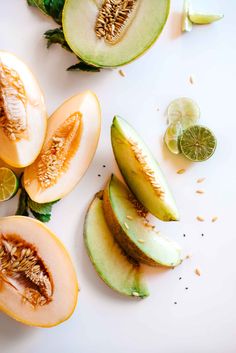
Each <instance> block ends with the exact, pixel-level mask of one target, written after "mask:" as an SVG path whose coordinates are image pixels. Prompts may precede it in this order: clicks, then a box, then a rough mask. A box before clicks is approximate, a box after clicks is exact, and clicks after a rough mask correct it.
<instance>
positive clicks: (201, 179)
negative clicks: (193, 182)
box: [197, 178, 206, 184]
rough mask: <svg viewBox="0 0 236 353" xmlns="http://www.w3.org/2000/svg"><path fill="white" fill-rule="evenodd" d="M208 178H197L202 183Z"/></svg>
mask: <svg viewBox="0 0 236 353" xmlns="http://www.w3.org/2000/svg"><path fill="white" fill-rule="evenodd" d="M205 179H206V178H199V179H197V183H198V184H200V183H203V181H204V180H205Z"/></svg>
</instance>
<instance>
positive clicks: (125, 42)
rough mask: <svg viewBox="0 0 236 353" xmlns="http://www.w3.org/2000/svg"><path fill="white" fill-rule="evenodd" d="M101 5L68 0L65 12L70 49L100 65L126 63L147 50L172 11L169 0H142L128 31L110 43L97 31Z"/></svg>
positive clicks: (63, 14) (94, 64) (64, 20)
mask: <svg viewBox="0 0 236 353" xmlns="http://www.w3.org/2000/svg"><path fill="white" fill-rule="evenodd" d="M101 5H102V1H100V0H99V1H93V0H66V1H65V5H64V8H63V13H62V25H63V32H64V35H65V38H66V41H67V43H68V45H69V46H70V48H71V50H72V51H73V52H74V53H75V54H76V55H77V56H78V57H79V58H81V60H83V61H84V62H86V63H87V64H89V65H91V66H95V67H99V68H115V67H119V66H123V65H126V64H129V63H131V62H132V61H134V60H136V59H137V58H139V57H140V56H142V55H143V54H145V52H146V51H147V50H148V49H149V48H150V47H152V45H153V44H154V43H155V42H156V40H157V39H158V38H159V36H160V34H161V33H162V31H163V29H164V26H165V24H166V22H167V19H168V16H169V12H170V0H158V2H157V1H156V0H140V4H139V8H138V11H137V16H136V17H135V18H134V19H133V20H132V23H131V25H130V26H129V27H128V29H127V32H126V34H125V35H124V36H123V38H122V39H121V40H120V41H119V42H118V43H117V44H115V45H109V44H106V43H104V41H103V40H100V39H98V38H97V37H96V34H95V31H94V26H95V23H96V18H97V14H98V8H100V6H101ZM150 17H151V18H152V21H150ZM140 23H141V24H140ZM147 27H148V30H146V32H145V28H147Z"/></svg>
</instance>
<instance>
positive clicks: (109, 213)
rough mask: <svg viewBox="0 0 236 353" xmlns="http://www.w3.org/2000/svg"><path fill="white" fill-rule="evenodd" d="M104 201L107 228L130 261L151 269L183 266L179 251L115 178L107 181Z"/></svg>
mask: <svg viewBox="0 0 236 353" xmlns="http://www.w3.org/2000/svg"><path fill="white" fill-rule="evenodd" d="M103 199H104V202H103V206H104V214H105V218H106V221H107V224H108V226H109V228H110V230H111V231H112V233H113V234H114V236H115V238H116V240H117V241H118V243H119V244H120V246H121V247H122V248H123V249H124V251H125V252H126V253H128V255H129V256H130V257H132V258H134V259H135V260H136V261H139V262H142V263H144V264H146V265H149V266H158V265H162V266H167V267H173V266H177V265H179V264H180V262H181V250H180V247H179V246H178V245H177V244H176V243H175V242H172V241H170V240H169V239H167V238H166V237H164V236H163V235H162V234H161V233H160V232H157V231H156V230H155V227H154V226H152V225H151V224H149V222H148V221H147V220H146V218H145V217H144V216H143V215H142V214H141V212H140V207H139V205H138V201H137V200H135V198H134V196H133V194H131V193H130V191H129V189H128V188H127V187H126V186H125V185H124V184H123V183H121V182H120V181H119V180H118V179H117V178H116V177H115V176H114V175H112V177H111V179H110V180H109V181H108V184H107V186H106V189H105V191H104V195H103Z"/></svg>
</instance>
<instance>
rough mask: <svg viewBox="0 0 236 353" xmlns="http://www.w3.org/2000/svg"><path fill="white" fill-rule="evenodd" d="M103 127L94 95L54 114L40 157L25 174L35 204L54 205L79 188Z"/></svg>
mask: <svg viewBox="0 0 236 353" xmlns="http://www.w3.org/2000/svg"><path fill="white" fill-rule="evenodd" d="M100 126H101V112H100V106H99V102H98V99H97V97H96V96H95V94H94V93H92V92H91V91H86V92H84V93H81V94H78V95H76V96H74V97H72V98H70V99H69V100H67V101H66V102H65V103H63V104H62V105H61V106H60V107H59V108H58V109H57V110H56V111H55V113H54V114H53V115H52V116H51V117H50V119H49V121H48V130H47V136H46V140H45V143H44V145H43V148H42V151H41V153H40V155H39V157H38V158H37V160H36V161H35V162H34V163H33V164H32V165H31V166H29V167H28V168H26V170H25V173H24V185H25V189H26V191H27V193H28V194H29V196H30V198H31V199H32V200H34V201H36V202H38V203H45V202H51V201H55V200H58V199H61V198H62V197H64V196H65V195H66V194H68V193H69V192H70V191H71V190H72V189H73V188H74V187H75V186H76V184H77V183H78V182H79V180H80V179H81V178H82V176H83V175H84V173H85V171H86V170H87V168H88V166H89V164H90V163H91V161H92V158H93V156H94V154H95V151H96V148H97V144H98V140H99V135H100Z"/></svg>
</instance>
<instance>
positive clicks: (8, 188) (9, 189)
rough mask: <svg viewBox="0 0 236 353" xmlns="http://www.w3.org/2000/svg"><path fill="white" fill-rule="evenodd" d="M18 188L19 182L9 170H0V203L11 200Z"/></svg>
mask: <svg viewBox="0 0 236 353" xmlns="http://www.w3.org/2000/svg"><path fill="white" fill-rule="evenodd" d="M18 188H19V181H18V179H17V177H16V175H15V174H14V173H13V171H12V170H11V169H9V168H4V167H2V168H0V202H2V201H7V200H9V199H11V198H12V197H13V196H14V195H15V194H16V193H17V190H18Z"/></svg>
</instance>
